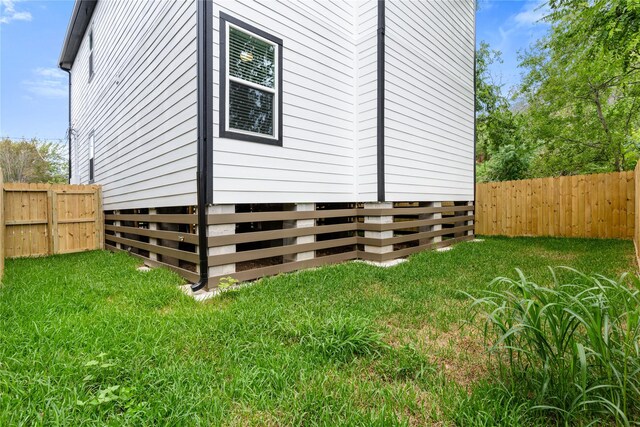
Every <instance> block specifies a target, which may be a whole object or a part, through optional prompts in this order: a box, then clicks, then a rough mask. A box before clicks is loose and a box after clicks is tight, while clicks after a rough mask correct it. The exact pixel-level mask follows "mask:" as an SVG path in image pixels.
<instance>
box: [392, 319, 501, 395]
mask: <svg viewBox="0 0 640 427" xmlns="http://www.w3.org/2000/svg"><path fill="white" fill-rule="evenodd" d="M385 326H386V327H387V330H388V331H389V332H388V334H387V336H386V338H385V341H386V342H387V343H388V344H389V345H391V346H393V347H395V348H400V347H402V346H404V345H412V346H414V347H415V348H417V349H418V350H419V351H420V352H421V353H423V354H424V355H425V356H426V357H427V359H428V360H429V361H430V362H431V363H433V364H434V365H436V366H438V367H439V368H440V369H441V370H442V373H443V374H444V377H445V379H446V380H447V381H453V382H455V383H456V384H458V385H460V386H462V387H464V388H465V389H467V390H470V388H471V386H472V385H473V384H474V383H475V382H477V381H479V380H481V379H484V378H487V377H488V375H489V371H488V369H487V366H488V362H489V355H488V353H487V350H486V347H485V345H484V338H483V337H482V334H481V333H480V332H479V331H478V330H477V329H476V328H472V327H471V326H470V325H465V326H464V327H463V326H462V325H460V324H454V325H452V326H451V327H450V328H449V330H447V331H442V330H437V329H436V328H435V327H433V326H424V327H422V328H420V329H417V330H416V329H405V328H401V327H398V326H396V325H392V324H389V323H387V324H386V325H385Z"/></svg>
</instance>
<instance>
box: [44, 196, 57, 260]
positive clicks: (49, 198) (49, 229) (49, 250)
mask: <svg viewBox="0 0 640 427" xmlns="http://www.w3.org/2000/svg"><path fill="white" fill-rule="evenodd" d="M53 211H54V206H53V190H52V189H51V188H49V189H48V190H47V212H46V215H47V233H48V235H49V245H48V246H47V255H52V254H54V253H55V251H54V248H53V247H54V244H53V233H54V230H55V229H54V228H53V221H52V219H53Z"/></svg>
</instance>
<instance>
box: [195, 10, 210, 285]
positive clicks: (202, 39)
mask: <svg viewBox="0 0 640 427" xmlns="http://www.w3.org/2000/svg"><path fill="white" fill-rule="evenodd" d="M210 4H211V2H210V0H197V17H198V20H197V22H198V23H197V40H198V67H197V69H198V144H197V157H198V161H197V172H196V181H197V192H198V195H197V199H198V264H199V270H200V279H199V280H198V282H197V283H194V284H192V285H191V290H192V291H193V292H196V291H199V290H200V289H203V288H205V287H206V286H207V283H208V280H209V260H208V252H209V245H208V239H207V205H208V203H207V202H208V199H209V197H208V195H209V193H210V191H209V189H210V185H211V183H209V182H208V177H209V167H210V166H212V165H210V164H209V161H208V160H209V157H210V156H209V154H210V153H209V150H210V147H211V145H212V137H213V104H212V102H213V92H212V91H213V76H212V73H213V67H212V64H211V63H212V61H213V57H212V55H211V45H212V34H211V33H212V31H213V22H212V16H213V15H212V9H211V7H210Z"/></svg>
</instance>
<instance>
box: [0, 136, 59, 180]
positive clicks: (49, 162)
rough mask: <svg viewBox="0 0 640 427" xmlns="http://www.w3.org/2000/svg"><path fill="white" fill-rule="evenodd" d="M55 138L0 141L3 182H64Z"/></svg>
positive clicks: (3, 139) (4, 139)
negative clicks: (50, 139)
mask: <svg viewBox="0 0 640 427" xmlns="http://www.w3.org/2000/svg"><path fill="white" fill-rule="evenodd" d="M62 151H63V150H62V147H61V146H60V145H59V144H57V143H55V142H45V141H39V140H37V139H35V138H34V139H31V140H29V141H12V140H11V139H9V138H2V141H0V168H2V174H3V177H4V180H5V182H66V181H67V173H66V159H65V157H64V156H63V154H62Z"/></svg>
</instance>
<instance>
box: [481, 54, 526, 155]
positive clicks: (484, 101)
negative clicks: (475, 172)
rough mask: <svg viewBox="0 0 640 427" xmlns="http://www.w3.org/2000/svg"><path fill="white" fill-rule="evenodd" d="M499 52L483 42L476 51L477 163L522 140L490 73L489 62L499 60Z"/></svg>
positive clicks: (506, 102) (514, 119) (507, 103)
mask: <svg viewBox="0 0 640 427" xmlns="http://www.w3.org/2000/svg"><path fill="white" fill-rule="evenodd" d="M500 55H501V53H500V51H497V50H492V49H491V48H490V47H489V44H488V43H487V42H484V41H483V42H481V43H480V47H479V48H478V50H477V52H476V102H475V109H476V136H477V147H476V148H477V151H476V153H477V156H478V160H479V161H480V162H483V161H486V160H488V159H490V158H491V156H492V155H493V154H494V153H497V152H498V151H499V150H500V148H501V147H503V146H505V145H519V144H520V142H521V138H520V129H519V126H518V123H517V118H516V116H515V115H514V114H513V113H512V112H511V110H510V108H509V100H508V99H507V98H506V97H504V96H503V95H502V92H501V85H500V84H499V83H498V82H496V80H495V78H494V77H493V75H492V74H491V72H490V66H491V65H492V64H494V63H496V62H502V59H501V56H500Z"/></svg>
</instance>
